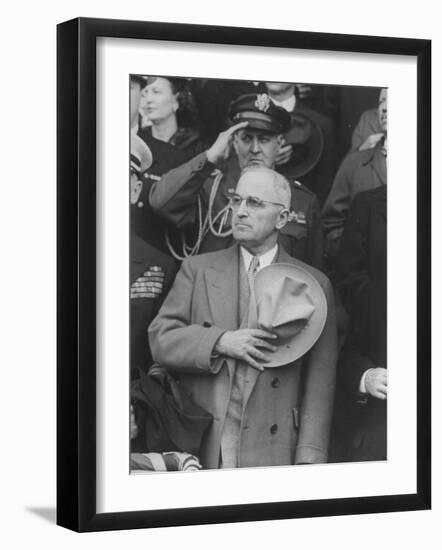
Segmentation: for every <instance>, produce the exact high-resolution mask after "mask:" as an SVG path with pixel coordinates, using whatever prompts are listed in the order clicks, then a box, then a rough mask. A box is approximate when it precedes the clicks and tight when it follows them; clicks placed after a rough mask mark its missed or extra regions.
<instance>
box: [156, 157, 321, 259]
mask: <svg viewBox="0 0 442 550" xmlns="http://www.w3.org/2000/svg"><path fill="white" fill-rule="evenodd" d="M217 173H219V171H217V170H216V168H215V166H214V165H213V164H211V163H210V162H208V161H207V155H206V153H205V152H204V153H201V154H199V155H197V156H196V157H194V158H193V159H191V160H190V161H189V162H187V163H185V164H183V165H181V166H179V167H177V168H175V169H174V170H171V171H170V172H168V173H167V174H165V175H164V176H163V177H162V178H161V180H160V181H158V182H154V183H153V185H152V188H151V191H150V197H149V199H150V204H151V206H152V208H153V209H154V210H155V211H156V212H158V214H160V215H162V216H164V217H165V218H166V219H167V220H169V221H170V222H171V223H172V224H174V225H175V226H176V227H178V228H180V229H183V230H187V234H188V237H189V236H190V239H191V241H192V242H195V239H196V234H197V225H198V206H197V197H198V195H199V196H200V198H201V202H202V210H203V216H204V215H205V214H206V213H207V211H208V209H209V200H210V193H211V190H212V187H213V183H214V180H215V177H216V174H217ZM222 176H223V177H222V179H221V183H220V186H219V189H218V192H217V193H216V196H215V199H214V203H213V212H214V215H216V213H218V212H219V211H220V210H222V209H223V208H224V207H225V206H226V205H227V204H228V198H227V191H228V190H229V189H235V188H236V184H237V182H238V179H239V176H240V168H239V166H238V162H237V160H236V158H234V157H232V158H230V159H229V161H228V162H227V163H226V165H225V167H224V168H223V172H222ZM290 183H291V191H292V202H291V205H292V208H293V210H294V211H295V213H296V217H295V218H294V219H293V221H291V222H289V223H288V224H287V225H286V226H285V227H284V228H283V230H282V231H281V234H280V242H281V244H282V246H283V247H284V248H285V249H286V250H287V252H288V253H289V254H290V255H291V256H293V257H295V258H298V259H300V260H301V261H304V262H306V263H308V264H310V265H313V266H314V267H321V266H322V260H323V256H324V254H323V233H322V226H321V218H320V210H319V204H318V201H317V199H316V197H315V195H314V194H313V193H312V192H310V191H309V190H308V189H307V188H306V187H305V186H303V185H302V184H301V183H299V182H295V181H293V180H292V181H291V182H290ZM229 228H230V217H229V219H228V221H227V225H226V226H225V227H224V230H225V229H229ZM189 230H190V231H189ZM232 244H233V238H232V237H231V236H228V237H217V236H215V235H213V234H212V233H210V232H209V233H208V234H207V235H206V237H205V238H204V239H203V241H202V245H201V247H200V249H199V252H200V253H202V252H213V251H215V250H222V249H225V248H227V247H229V246H231V245H232Z"/></svg>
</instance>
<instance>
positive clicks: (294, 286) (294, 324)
mask: <svg viewBox="0 0 442 550" xmlns="http://www.w3.org/2000/svg"><path fill="white" fill-rule="evenodd" d="M257 311H258V326H259V328H262V329H264V330H268V331H270V332H273V333H275V334H277V336H278V339H279V342H280V343H281V344H282V343H284V342H285V341H286V340H288V339H291V338H293V337H294V336H296V335H297V334H299V333H300V332H301V331H302V330H304V329H305V328H306V326H307V325H308V323H309V320H310V318H311V317H312V315H313V313H314V311H315V304H314V302H313V298H312V296H311V293H310V291H309V287H308V285H307V284H306V283H305V282H304V281H301V280H298V279H295V278H293V277H288V276H285V277H282V278H281V279H279V280H277V281H275V284H273V285H270V286H268V287H267V288H266V289H265V291H264V293H263V294H262V295H261V297H260V300H259V302H258V303H257Z"/></svg>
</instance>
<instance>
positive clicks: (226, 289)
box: [204, 246, 238, 330]
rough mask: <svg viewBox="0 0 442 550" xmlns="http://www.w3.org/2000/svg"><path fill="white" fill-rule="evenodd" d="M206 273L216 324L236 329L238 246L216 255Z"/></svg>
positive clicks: (213, 317)
mask: <svg viewBox="0 0 442 550" xmlns="http://www.w3.org/2000/svg"><path fill="white" fill-rule="evenodd" d="M204 275H205V280H206V285H207V296H208V300H209V306H210V312H211V314H212V319H213V322H214V324H215V325H216V326H217V327H220V328H225V329H229V330H235V329H236V328H238V247H237V246H233V247H231V248H228V249H226V251H225V254H218V255H216V256H215V257H214V262H213V263H212V265H210V266H209V267H208V268H207V269H206V271H205V274H204Z"/></svg>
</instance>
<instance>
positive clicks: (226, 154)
mask: <svg viewBox="0 0 442 550" xmlns="http://www.w3.org/2000/svg"><path fill="white" fill-rule="evenodd" d="M58 30H59V33H58V38H59V47H58V52H59V57H58V68H59V77H58V96H57V97H58V99H59V104H58V111H57V112H58V146H59V149H58V159H59V171H58V192H59V201H58V205H59V210H58V214H59V216H58V221H59V224H58V235H59V241H58V253H59V263H58V265H59V269H60V270H59V272H58V283H59V288H58V297H59V308H58V320H59V325H58V326H59V333H58V342H59V355H58V375H59V377H58V384H57V386H58V401H57V413H58V424H57V426H58V431H57V434H58V447H57V449H58V455H57V464H58V471H57V491H58V493H57V498H58V511H59V512H58V513H59V515H58V518H57V522H58V524H59V525H62V526H65V527H68V528H69V529H74V530H79V531H85V530H86V531H95V530H98V531H100V530H109V529H118V528H119V529H133V528H140V527H149V528H152V527H165V526H174V525H195V524H207V523H229V522H234V523H236V522H248V521H262V520H273V519H289V518H314V517H319V516H324V515H335V516H340V515H348V514H358V513H359V514H373V513H380V512H394V511H405V510H423V509H428V507H429V506H430V505H431V501H430V492H429V491H430V444H431V443H430V438H429V437H430V429H431V423H430V401H429V391H430V387H431V386H430V372H429V369H428V366H429V364H430V361H431V358H430V355H429V348H428V345H427V343H428V341H429V327H430V324H429V322H430V321H429V312H430V306H429V304H430V302H429V285H428V278H429V265H430V264H429V260H430V253H429V243H430V241H429V220H430V218H429V210H430V206H431V196H430V191H429V184H430V177H429V173H428V167H429V136H430V118H429V116H430V110H429V108H428V107H427V106H428V105H429V93H428V92H429V88H428V83H429V81H430V72H431V71H430V65H429V62H430V51H431V48H430V44H429V42H428V41H426V40H415V39H413V40H407V39H402V38H397V39H396V38H386V37H377V36H366V37H363V36H360V37H358V36H352V35H348V36H341V35H332V34H324V33H312V34H308V33H307V34H305V33H302V32H299V33H298V32H292V31H290V32H287V33H285V32H279V31H278V32H274V31H272V30H269V29H265V28H260V29H247V28H241V29H240V28H235V27H217V26H198V25H187V26H186V25H180V24H177V25H175V24H163V23H156V22H149V21H110V20H105V19H97V20H93V19H87V18H86V19H83V18H80V19H76V20H72V21H67V22H66V23H63V24H62V25H60V26H59V29H58ZM77 69H78V71H79V72H78V71H77ZM404 113H407V117H404V116H403V114H404ZM72 130H74V131H72ZM387 172H388V180H391V181H392V182H398V183H396V184H394V185H393V184H392V185H390V184H389V185H388V190H387ZM66 182H69V183H66ZM74 207H75V208H74ZM387 218H388V223H387ZM405 235H406V238H404V237H405ZM72 251H75V254H74V255H72ZM387 251H388V252H387ZM405 253H406V260H407V261H406V262H405V263H404V261H403V255H404V254H405ZM404 285H405V286H406V292H405V293H404V288H403V287H404ZM76 289H77V290H78V292H75V290H76ZM73 326H74V327H76V331H72V327H73ZM405 343H406V345H405ZM387 364H388V367H387ZM76 503H78V505H77V504H76Z"/></svg>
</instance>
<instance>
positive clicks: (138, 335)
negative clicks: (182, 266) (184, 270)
mask: <svg viewBox="0 0 442 550" xmlns="http://www.w3.org/2000/svg"><path fill="white" fill-rule="evenodd" d="M153 266H155V267H159V268H160V269H161V271H162V273H164V283H163V288H162V290H161V294H160V295H159V296H158V297H156V298H132V299H131V301H130V321H131V322H130V336H131V338H130V340H131V370H132V371H133V372H136V371H137V370H141V371H146V370H147V367H148V366H149V365H150V363H151V361H152V358H151V354H150V348H149V342H148V339H147V329H148V326H149V324H150V323H151V321H152V319H153V318H154V317H155V315H156V314H157V313H158V310H159V308H160V306H161V304H162V303H163V301H164V298H165V297H166V296H167V293H168V292H169V289H170V287H171V286H172V283H173V281H174V278H175V275H176V272H177V267H176V265H175V262H174V261H173V260H172V259H171V258H169V257H168V256H166V255H165V254H163V253H162V252H160V251H159V250H157V249H156V248H154V247H153V246H152V245H150V244H148V243H146V242H145V241H143V240H142V239H140V237H138V236H137V235H132V236H131V241H130V283H131V284H133V283H134V282H135V281H136V280H137V279H138V277H140V276H142V275H143V274H144V273H145V272H146V271H147V270H148V269H149V268H151V267H153Z"/></svg>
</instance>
